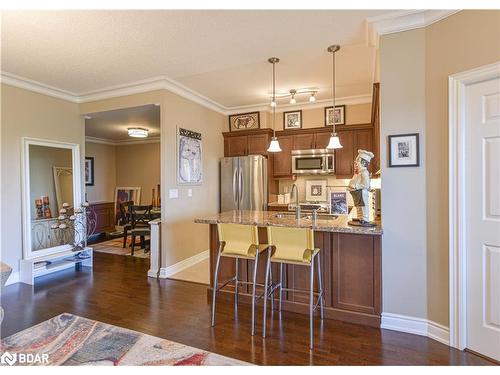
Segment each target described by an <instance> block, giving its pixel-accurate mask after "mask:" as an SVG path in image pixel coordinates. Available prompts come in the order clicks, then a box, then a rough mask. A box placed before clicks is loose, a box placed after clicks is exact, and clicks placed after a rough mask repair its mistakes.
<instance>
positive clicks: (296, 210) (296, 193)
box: [290, 184, 300, 220]
mask: <svg viewBox="0 0 500 375" xmlns="http://www.w3.org/2000/svg"><path fill="white" fill-rule="evenodd" d="M294 190H295V218H296V219H297V220H299V219H300V205H299V188H298V187H297V184H293V186H292V190H291V191H290V195H293V191H294Z"/></svg>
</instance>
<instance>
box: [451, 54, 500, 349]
mask: <svg viewBox="0 0 500 375" xmlns="http://www.w3.org/2000/svg"><path fill="white" fill-rule="evenodd" d="M494 78H500V61H498V62H495V63H493V64H488V65H484V66H481V67H478V68H474V69H471V70H467V71H465V72H461V73H457V74H453V75H450V76H449V77H448V172H449V176H448V203H449V210H448V225H449V231H448V234H449V306H450V311H449V312H450V346H452V347H455V348H457V349H460V350H463V349H465V348H466V346H467V316H466V313H467V300H466V298H467V294H466V292H467V279H466V276H467V273H466V271H467V269H466V248H465V245H466V233H465V228H466V215H467V212H466V211H465V207H466V206H465V203H466V202H465V193H466V191H465V156H464V151H465V127H466V123H465V99H466V98H465V93H466V87H467V86H469V85H471V84H474V83H477V82H481V81H485V80H489V79H494Z"/></svg>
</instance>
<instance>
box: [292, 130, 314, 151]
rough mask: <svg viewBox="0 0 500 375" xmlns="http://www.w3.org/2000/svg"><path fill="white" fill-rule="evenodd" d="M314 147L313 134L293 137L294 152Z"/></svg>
mask: <svg viewBox="0 0 500 375" xmlns="http://www.w3.org/2000/svg"><path fill="white" fill-rule="evenodd" d="M313 148H315V147H314V133H306V134H297V135H294V136H293V149H294V150H310V149H313Z"/></svg>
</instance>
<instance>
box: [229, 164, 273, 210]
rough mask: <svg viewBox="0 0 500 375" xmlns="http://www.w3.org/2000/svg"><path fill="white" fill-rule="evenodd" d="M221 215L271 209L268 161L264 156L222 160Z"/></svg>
mask: <svg viewBox="0 0 500 375" xmlns="http://www.w3.org/2000/svg"><path fill="white" fill-rule="evenodd" d="M220 202H221V212H224V211H231V210H260V211H262V210H267V158H266V157H264V156H262V155H250V156H236V157H231V158H222V159H221V162H220Z"/></svg>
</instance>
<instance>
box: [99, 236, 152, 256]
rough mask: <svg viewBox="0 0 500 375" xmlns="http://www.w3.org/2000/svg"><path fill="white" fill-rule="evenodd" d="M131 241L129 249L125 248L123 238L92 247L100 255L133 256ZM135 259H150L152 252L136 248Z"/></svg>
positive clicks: (128, 245) (128, 244)
mask: <svg viewBox="0 0 500 375" xmlns="http://www.w3.org/2000/svg"><path fill="white" fill-rule="evenodd" d="M129 242H130V240H129V241H128V242H127V247H125V248H123V237H122V238H115V239H112V240H109V241H105V242H100V243H96V244H92V245H90V246H91V247H92V248H93V249H94V251H98V252H100V253H108V254H116V255H129V256H130V255H131V254H132V249H131V248H130V243H129ZM134 257H137V258H149V257H150V252H149V251H148V252H145V251H144V249H141V247H140V246H136V247H135V250H134Z"/></svg>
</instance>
